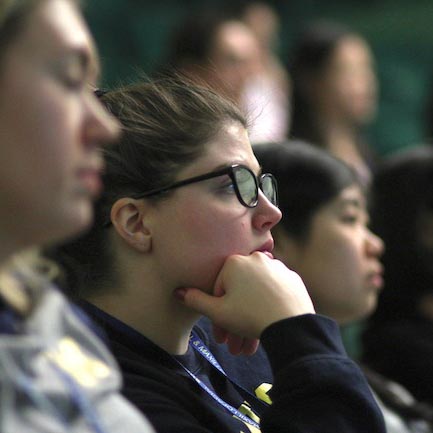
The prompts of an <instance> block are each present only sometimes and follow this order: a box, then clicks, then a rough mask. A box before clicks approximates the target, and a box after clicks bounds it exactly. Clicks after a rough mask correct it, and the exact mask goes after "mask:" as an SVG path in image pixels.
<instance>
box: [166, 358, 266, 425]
mask: <svg viewBox="0 0 433 433" xmlns="http://www.w3.org/2000/svg"><path fill="white" fill-rule="evenodd" d="M174 359H175V361H176V362H177V363H178V364H179V365H180V366H181V367H182V368H183V369H184V370H185V371H186V372H187V373H188V374H189V376H190V377H192V379H194V380H195V382H196V383H197V384H198V385H199V386H200V388H202V389H203V390H204V391H205V392H207V393H208V394H209V395H210V396H211V397H212V398H213V399H214V400H215V401H216V402H217V403H219V404H220V405H221V406H223V407H224V408H225V409H226V410H228V411H229V412H230V413H231V414H232V415H233V416H235V417H237V418H239V419H241V420H242V421H243V422H245V423H246V424H250V425H252V426H254V427H256V428H257V429H259V430H260V426H259V424H258V423H257V422H255V421H253V420H252V419H251V418H249V417H248V416H246V415H244V414H243V413H242V412H240V411H239V410H238V409H236V408H234V407H233V406H231V405H230V404H228V403H227V402H225V401H224V400H223V399H222V398H220V397H219V396H218V395H217V394H216V393H215V392H214V391H213V390H212V389H210V388H209V387H208V386H207V385H206V384H205V383H204V382H202V381H201V380H200V379H199V378H198V377H197V376H196V375H195V374H194V373H193V372H192V371H190V370H189V369H188V368H187V367H185V366H184V365H183V364H182V363H181V362H180V361H178V360H177V359H176V358H174Z"/></svg>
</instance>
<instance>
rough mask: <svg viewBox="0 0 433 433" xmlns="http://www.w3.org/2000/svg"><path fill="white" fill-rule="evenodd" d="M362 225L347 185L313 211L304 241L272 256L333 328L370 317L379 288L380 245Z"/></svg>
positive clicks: (358, 195) (357, 196) (361, 207)
mask: <svg viewBox="0 0 433 433" xmlns="http://www.w3.org/2000/svg"><path fill="white" fill-rule="evenodd" d="M367 223H368V215H367V211H366V204H365V198H364V195H363V193H362V192H361V190H360V188H359V187H358V186H355V185H354V186H350V187H348V188H345V189H344V190H342V192H341V193H340V194H339V195H338V196H336V197H335V198H334V199H332V200H331V201H330V202H328V203H326V204H325V205H324V206H322V207H320V208H319V209H318V211H317V212H316V213H315V214H314V216H313V217H312V220H311V227H310V231H309V234H308V236H307V239H306V240H305V241H296V242H295V243H294V244H293V245H294V247H293V248H292V249H290V250H287V254H286V255H285V256H284V257H283V256H279V257H278V258H280V259H282V260H283V261H284V262H285V263H286V264H287V265H288V266H290V267H292V269H293V270H295V271H296V272H298V273H299V274H300V275H301V277H302V279H303V280H304V282H305V285H306V286H307V288H308V291H309V293H310V295H311V298H312V299H313V303H314V305H315V308H316V311H317V312H318V313H320V314H325V315H328V316H330V317H332V318H333V319H335V320H336V321H338V322H339V323H346V322H350V321H354V320H356V319H359V318H361V317H364V316H365V315H367V314H369V313H371V312H372V310H373V309H374V307H375V306H376V301H377V295H378V292H379V290H380V289H381V287H382V285H383V281H382V266H381V264H380V262H379V258H380V256H381V254H382V253H383V243H382V241H381V240H380V239H379V238H378V237H377V236H375V235H374V234H373V233H372V232H370V231H369V229H368V228H367ZM282 251H284V249H283V250H282Z"/></svg>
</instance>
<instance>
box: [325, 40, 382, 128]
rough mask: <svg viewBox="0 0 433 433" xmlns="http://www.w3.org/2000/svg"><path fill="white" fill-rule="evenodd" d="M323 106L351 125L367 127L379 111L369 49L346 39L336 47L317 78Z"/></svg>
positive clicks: (357, 41)
mask: <svg viewBox="0 0 433 433" xmlns="http://www.w3.org/2000/svg"><path fill="white" fill-rule="evenodd" d="M318 80H319V86H318V88H319V93H320V98H321V100H322V102H323V104H324V105H325V106H326V107H328V108H329V109H330V110H334V111H335V113H336V114H339V115H340V116H341V117H343V118H345V119H346V120H347V121H349V122H350V123H354V124H357V125H363V124H366V123H368V122H369V121H370V120H371V119H372V117H373V116H374V114H375V111H376V103H377V101H376V99H377V80H376V75H375V71H374V64H373V58H372V54H371V51H370V48H369V47H368V45H367V44H366V43H365V42H364V41H363V40H362V39H361V38H359V37H357V36H346V37H344V38H342V39H341V40H340V41H339V42H338V43H337V44H336V46H335V48H334V50H333V52H332V54H331V56H330V58H329V59H328V61H327V63H326V65H325V66H324V70H323V74H322V75H321V76H320V78H318Z"/></svg>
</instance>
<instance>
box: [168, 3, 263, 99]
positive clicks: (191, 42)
mask: <svg viewBox="0 0 433 433" xmlns="http://www.w3.org/2000/svg"><path fill="white" fill-rule="evenodd" d="M259 59H260V49H259V45H258V42H257V38H256V37H255V35H254V34H253V32H252V31H251V30H250V29H249V27H248V26H247V25H246V24H244V23H243V22H241V21H240V20H238V19H236V18H234V17H233V16H232V15H228V14H224V13H220V12H219V11H218V12H217V11H215V10H201V11H199V12H197V13H195V14H191V15H188V16H187V17H186V18H185V19H184V20H183V21H182V22H180V23H179V24H178V26H177V28H176V29H175V30H174V32H173V33H172V36H171V40H170V42H169V47H168V57H167V60H166V62H165V64H164V65H163V68H162V69H163V70H164V72H168V73H170V72H172V71H176V72H180V73H182V74H184V75H185V76H187V77H188V78H190V79H192V80H194V81H196V82H198V83H203V84H207V85H209V86H210V87H212V88H213V89H214V90H215V91H217V92H219V93H221V94H222V95H223V96H225V97H228V98H229V99H231V100H232V101H233V102H235V103H236V104H237V105H238V106H240V105H241V97H242V94H243V91H244V87H245V83H246V82H247V80H248V78H249V77H251V76H255V74H257V72H258V71H259V70H260V60H259Z"/></svg>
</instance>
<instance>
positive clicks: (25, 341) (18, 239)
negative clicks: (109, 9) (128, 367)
mask: <svg viewBox="0 0 433 433" xmlns="http://www.w3.org/2000/svg"><path fill="white" fill-rule="evenodd" d="M97 71H98V59H97V55H96V51H95V47H94V44H93V40H92V38H91V36H90V34H89V31H88V29H87V27H86V25H85V23H84V21H83V18H82V16H81V14H80V12H79V10H78V8H77V5H76V3H75V1H68V0H2V1H0V88H1V92H0V164H1V168H0V202H1V206H0V431H1V432H5V433H6V432H20V433H21V432H22V433H24V432H41V433H42V432H44V433H48V432H56V433H66V432H68V433H78V432H80V433H90V432H93V433H113V432H121V431H122V432H123V431H128V432H134V433H138V432H150V431H153V430H152V429H151V427H150V426H149V424H148V423H146V422H145V420H144V419H143V417H142V415H141V414H140V413H139V411H137V410H136V409H135V408H133V407H132V405H130V404H129V403H128V402H127V401H126V400H125V399H124V398H123V397H121V395H120V392H119V388H120V385H121V378H120V373H119V371H118V368H117V365H116V363H115V362H114V359H113V357H112V356H111V355H110V354H109V352H108V351H107V349H106V348H105V346H104V345H103V344H101V342H100V340H99V339H98V338H97V337H96V336H95V335H94V334H93V333H92V332H91V331H90V330H89V329H88V327H87V326H86V324H85V322H84V321H83V320H82V314H78V312H77V311H76V309H75V308H73V307H72V306H71V305H70V304H69V303H68V302H67V301H66V300H65V298H64V296H63V295H61V294H60V293H59V292H58V291H57V290H56V289H55V288H54V287H53V286H52V284H51V283H50V281H49V275H48V274H49V272H48V271H49V270H51V269H53V268H52V267H50V266H48V264H47V262H46V261H43V260H42V259H41V257H40V256H39V255H38V253H37V251H36V250H37V248H36V247H37V246H45V245H47V244H52V243H54V242H59V241H61V240H63V239H65V238H67V237H70V236H72V235H74V234H76V233H78V232H79V231H82V230H83V229H85V228H87V227H88V225H89V224H90V223H91V220H92V214H93V209H92V200H93V199H94V198H95V196H96V195H97V194H98V193H99V191H100V186H101V180H100V172H101V170H102V166H103V160H102V158H101V155H100V153H99V151H98V148H99V146H100V144H102V143H103V142H105V141H108V140H112V139H114V138H115V136H116V135H117V132H118V125H117V123H116V122H115V121H114V119H112V118H110V116H108V114H107V113H106V110H104V109H103V107H102V106H101V105H100V103H99V102H98V100H97V99H96V97H95V96H94V94H93V92H92V90H91V88H90V85H91V84H94V81H95V80H96V79H97Z"/></svg>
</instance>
